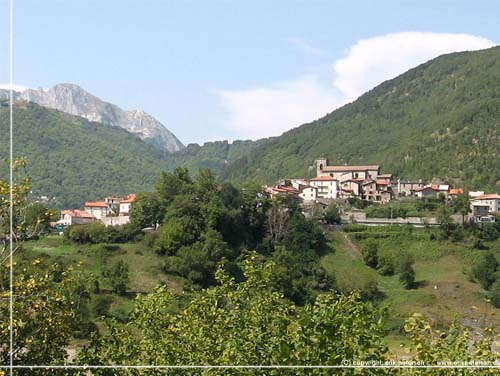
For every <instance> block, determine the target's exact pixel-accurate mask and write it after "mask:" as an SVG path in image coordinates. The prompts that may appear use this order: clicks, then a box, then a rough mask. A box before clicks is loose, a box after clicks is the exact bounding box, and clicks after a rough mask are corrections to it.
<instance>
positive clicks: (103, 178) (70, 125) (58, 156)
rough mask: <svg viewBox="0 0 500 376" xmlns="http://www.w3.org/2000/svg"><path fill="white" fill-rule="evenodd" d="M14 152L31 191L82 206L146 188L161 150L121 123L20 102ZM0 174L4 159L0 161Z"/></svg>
mask: <svg viewBox="0 0 500 376" xmlns="http://www.w3.org/2000/svg"><path fill="white" fill-rule="evenodd" d="M8 110H9V109H8V106H7V104H6V103H5V102H4V103H3V104H2V106H1V107H0V134H1V135H2V137H1V138H0V158H1V159H6V158H7V157H8V153H9V148H8V145H9V138H8V134H9V111H8ZM14 156H16V157H26V158H27V170H28V173H29V175H30V176H31V177H32V179H33V184H32V187H33V194H34V195H37V196H49V197H50V198H53V200H52V201H51V205H53V206H55V207H80V206H81V205H82V204H83V202H84V201H87V200H93V199H99V198H102V197H104V196H105V195H110V194H127V193H131V192H136V191H140V190H147V189H150V187H151V185H152V184H153V183H154V181H155V180H156V179H157V176H158V174H159V173H160V171H161V164H162V163H163V158H164V157H163V152H161V151H160V150H157V149H155V148H151V147H150V146H149V145H148V144H146V143H145V142H144V141H142V140H140V139H139V138H138V137H137V136H135V135H133V134H131V133H129V132H127V131H125V130H123V129H122V128H119V127H112V126H107V125H103V124H100V123H93V122H89V121H87V120H85V119H83V118H80V117H76V116H72V115H68V114H65V113H62V112H59V111H56V110H49V109H47V108H44V107H40V106H38V105H36V104H34V103H28V102H18V103H17V104H16V105H15V108H14ZM1 168H2V174H4V173H6V172H7V170H6V165H4V164H2V166H1Z"/></svg>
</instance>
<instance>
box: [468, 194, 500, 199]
mask: <svg viewBox="0 0 500 376" xmlns="http://www.w3.org/2000/svg"><path fill="white" fill-rule="evenodd" d="M474 200H500V195H499V194H496V193H492V194H487V195H481V196H477V197H474Z"/></svg>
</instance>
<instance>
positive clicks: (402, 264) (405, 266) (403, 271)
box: [398, 253, 415, 290]
mask: <svg viewBox="0 0 500 376" xmlns="http://www.w3.org/2000/svg"><path fill="white" fill-rule="evenodd" d="M413 262H414V261H413V258H412V257H411V256H410V255H409V254H407V253H402V254H401V255H400V257H399V260H398V264H399V265H398V272H399V280H400V281H401V283H402V284H403V286H404V287H405V289H407V290H408V289H412V288H414V287H415V270H414V269H413Z"/></svg>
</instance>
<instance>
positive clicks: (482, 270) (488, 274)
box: [472, 252, 499, 290]
mask: <svg viewBox="0 0 500 376" xmlns="http://www.w3.org/2000/svg"><path fill="white" fill-rule="evenodd" d="M498 266H499V264H498V261H497V259H496V257H495V256H494V255H493V253H491V252H487V253H485V254H484V255H483V256H482V257H481V259H480V260H479V261H478V262H477V263H476V264H475V265H474V266H473V267H472V276H473V277H474V278H475V279H476V280H478V281H479V283H480V284H481V286H482V288H483V289H485V290H488V289H489V288H490V286H491V285H492V284H493V282H495V280H496V271H497V269H498Z"/></svg>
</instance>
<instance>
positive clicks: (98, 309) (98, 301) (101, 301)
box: [92, 295, 113, 316]
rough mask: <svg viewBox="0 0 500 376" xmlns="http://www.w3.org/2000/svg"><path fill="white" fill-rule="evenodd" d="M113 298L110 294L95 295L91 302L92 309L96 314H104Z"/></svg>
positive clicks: (106, 312)
mask: <svg viewBox="0 0 500 376" xmlns="http://www.w3.org/2000/svg"><path fill="white" fill-rule="evenodd" d="M112 301H113V299H112V298H111V297H110V296H105V295H97V296H96V297H95V299H94V302H93V304H92V310H93V311H94V314H95V315H96V316H106V315H107V314H108V312H109V308H110V307H111V302H112Z"/></svg>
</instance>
